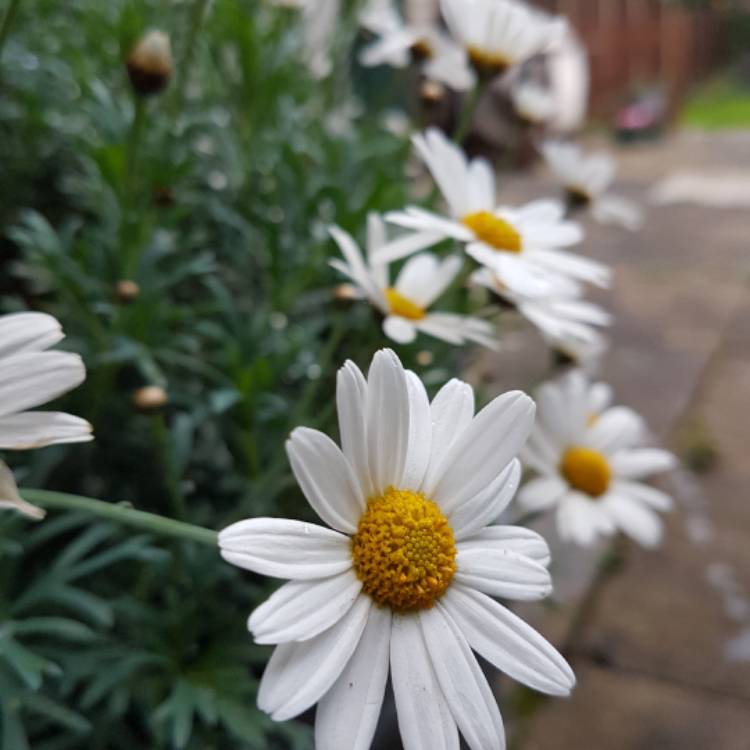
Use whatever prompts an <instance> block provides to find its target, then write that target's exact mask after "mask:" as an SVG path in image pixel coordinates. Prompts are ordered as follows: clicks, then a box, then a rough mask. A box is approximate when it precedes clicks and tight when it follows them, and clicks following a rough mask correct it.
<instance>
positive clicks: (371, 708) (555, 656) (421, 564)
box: [219, 350, 575, 750]
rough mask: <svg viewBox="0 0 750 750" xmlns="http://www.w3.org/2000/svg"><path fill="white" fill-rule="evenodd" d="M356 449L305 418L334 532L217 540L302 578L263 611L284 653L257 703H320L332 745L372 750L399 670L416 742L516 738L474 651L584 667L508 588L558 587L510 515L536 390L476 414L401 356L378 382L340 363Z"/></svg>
mask: <svg viewBox="0 0 750 750" xmlns="http://www.w3.org/2000/svg"><path fill="white" fill-rule="evenodd" d="M336 401H337V406H338V417H339V428H340V434H341V447H340V448H339V446H338V445H336V443H334V442H333V441H332V440H331V439H330V438H329V437H327V436H326V435H325V434H323V433H321V432H318V431H316V430H312V429H307V428H298V429H296V430H295V431H294V432H293V433H292V435H291V437H290V439H289V441H288V443H287V453H288V455H289V460H290V463H291V465H292V470H293V472H294V475H295V477H296V479H297V481H298V483H299V485H300V487H301V489H302V491H303V493H304V495H305V497H306V498H307V500H308V502H309V503H310V505H311V506H312V508H313V510H314V511H315V512H316V513H317V515H318V516H319V517H320V519H321V520H322V521H323V522H324V524H325V526H322V525H318V524H315V523H308V522H305V521H297V520H285V519H275V518H253V519H249V520H245V521H239V522H238V523H235V524H233V525H232V526H229V527H228V528H226V529H224V530H223V531H222V532H221V533H220V535H219V545H220V549H221V554H222V556H223V557H224V559H225V560H227V561H228V562H230V563H232V564H234V565H237V566H239V567H241V568H245V569H247V570H251V571H253V572H254V573H258V574H261V575H268V576H273V577H276V578H282V579H289V582H288V583H285V584H284V585H282V586H281V588H279V589H278V590H277V591H276V593H274V594H273V595H272V596H271V597H270V598H269V599H268V600H267V601H266V602H265V603H263V604H262V605H261V606H260V607H258V608H257V609H256V610H255V611H254V612H253V613H252V615H251V616H250V619H249V622H248V626H249V629H250V630H251V632H252V633H253V636H254V638H255V641H256V642H257V643H260V644H274V645H276V649H275V650H274V653H273V655H272V656H271V659H270V661H269V663H268V666H267V668H266V670H265V672H264V674H263V678H262V680H261V683H260V687H259V690H258V705H259V706H260V708H261V709H262V710H264V711H266V712H267V713H268V714H270V715H271V717H272V718H273V719H275V720H277V721H284V720H286V719H290V718H292V717H294V716H297V715H299V714H301V713H302V712H304V711H306V710H307V709H309V708H310V707H312V706H313V705H314V704H316V703H317V704H318V707H317V715H316V719H315V744H316V748H317V750H341V748H347V749H348V750H366V748H368V747H369V746H370V743H371V741H372V738H373V735H374V732H375V728H376V725H377V722H378V716H379V714H380V709H381V706H382V702H383V697H384V693H385V687H386V682H387V679H388V675H389V673H390V676H391V683H392V685H393V692H394V696H395V701H396V709H397V713H398V722H399V729H400V732H401V737H402V740H403V743H404V747H405V748H406V750H417V749H425V748H458V744H459V739H458V735H459V732H460V733H461V735H463V738H464V740H465V741H466V743H467V745H468V747H469V748H471V750H502V748H504V747H505V740H504V730H503V723H502V719H501V716H500V712H499V710H498V707H497V704H496V702H495V698H494V696H493V693H492V690H491V688H490V686H489V684H488V681H487V678H486V677H485V675H484V673H483V672H482V669H481V668H480V666H479V663H478V662H477V660H476V658H475V656H474V654H473V653H472V651H476V652H477V653H479V654H480V655H481V656H482V657H483V658H484V659H486V660H487V661H488V662H489V663H491V664H493V665H494V666H495V667H497V668H498V669H500V670H502V671H504V672H505V673H507V674H508V675H510V676H512V677H514V678H515V679H517V680H520V681H521V682H523V683H525V684H526V685H528V686H530V687H532V688H534V689H536V690H539V691H541V692H544V693H547V694H551V695H560V696H562V695H567V694H568V693H569V692H570V691H571V689H572V688H573V686H574V684H575V677H574V675H573V672H572V671H571V669H570V667H569V666H568V664H567V663H566V661H565V660H564V659H563V658H562V657H561V656H560V654H559V653H558V652H557V651H556V650H555V649H554V648H553V647H552V646H551V645H550V644H549V643H548V642H547V641H546V640H544V639H543V638H542V637H541V636H540V635H539V634H538V633H537V632H536V631H534V630H533V629H532V628H530V627H529V626H528V625H527V624H526V623H524V622H523V620H521V619H520V618H519V617H517V616H516V615H514V614H513V613H512V612H510V611H509V610H508V609H506V607H504V606H503V605H502V604H499V603H498V602H497V601H495V599H494V598H493V597H502V598H505V599H518V600H538V599H541V598H543V597H545V596H546V595H547V594H549V592H550V590H551V583H550V576H549V572H548V571H547V567H546V566H547V564H548V562H549V550H548V548H547V545H546V543H545V542H544V540H543V539H542V538H541V537H540V536H538V535H537V534H536V533H534V532H532V531H530V530H528V529H524V528H520V527H513V526H499V525H494V524H493V522H494V521H495V520H496V519H497V518H498V517H499V516H500V514H501V513H502V512H503V510H504V509H505V508H506V507H507V505H508V504H509V503H510V501H511V498H512V497H513V495H514V493H515V491H516V487H517V484H518V481H519V476H520V467H519V463H518V460H517V459H516V458H515V457H516V455H517V454H518V452H519V451H520V450H521V448H522V446H523V444H524V443H525V441H526V439H527V436H528V435H529V432H530V430H531V429H532V425H533V421H534V403H533V401H532V400H531V399H530V398H528V397H527V396H526V395H524V394H523V393H520V392H517V391H516V392H512V393H506V394H504V395H502V396H499V397H498V398H496V399H495V400H494V401H492V402H491V403H490V404H489V405H488V406H486V407H485V408H484V409H483V410H482V411H480V412H479V413H478V414H477V415H476V416H475V415H474V396H473V392H472V389H471V388H470V387H469V386H468V385H467V384H465V383H462V382H460V381H458V380H452V381H450V382H449V383H448V384H447V385H445V386H444V387H443V388H442V389H441V390H440V391H439V392H438V394H437V395H436V396H435V398H434V399H433V400H432V402H430V401H429V399H428V397H427V393H426V391H425V389H424V386H423V385H422V383H421V381H420V380H419V378H418V377H417V376H416V375H415V374H414V373H412V372H409V371H405V370H404V368H403V367H402V365H401V362H400V361H399V359H398V358H397V357H396V355H395V354H394V353H393V352H391V351H389V350H383V351H380V352H378V353H377V354H376V355H375V356H374V358H373V360H372V364H371V366H370V370H369V373H368V376H367V378H365V377H364V375H363V374H362V373H361V372H360V370H359V369H358V368H357V367H356V366H355V365H354V364H353V363H351V362H347V363H346V364H345V365H344V367H343V368H342V369H341V370H340V371H339V373H338V383H337V393H336Z"/></svg>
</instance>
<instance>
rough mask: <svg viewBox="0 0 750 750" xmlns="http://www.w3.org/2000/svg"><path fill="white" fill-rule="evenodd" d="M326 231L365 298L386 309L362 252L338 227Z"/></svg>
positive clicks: (381, 294)
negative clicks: (365, 295) (337, 247)
mask: <svg viewBox="0 0 750 750" xmlns="http://www.w3.org/2000/svg"><path fill="white" fill-rule="evenodd" d="M328 231H329V232H330V234H331V237H333V239H334V241H335V242H336V244H337V245H338V246H339V249H340V250H341V254H342V255H343V256H344V258H345V260H346V262H347V264H348V266H349V268H350V272H349V273H350V275H351V277H352V278H353V279H354V281H355V282H356V283H357V284H359V285H360V286H361V287H362V288H363V290H364V291H365V293H366V294H367V296H368V297H369V298H370V299H372V300H373V302H374V303H375V304H376V305H377V306H378V307H379V308H380V309H381V310H383V309H387V305H386V302H385V298H384V297H383V292H382V290H381V289H379V288H378V285H377V284H376V283H375V282H374V280H373V278H372V271H371V270H370V269H369V268H368V267H367V264H366V263H365V259H364V258H363V257H362V251H361V250H360V249H359V246H358V245H357V243H356V242H355V241H354V239H353V238H352V236H351V235H350V234H348V233H347V232H345V231H344V230H343V229H341V228H340V227H336V226H333V227H329V228H328Z"/></svg>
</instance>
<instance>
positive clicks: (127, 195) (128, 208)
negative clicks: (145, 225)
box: [120, 94, 146, 279]
mask: <svg viewBox="0 0 750 750" xmlns="http://www.w3.org/2000/svg"><path fill="white" fill-rule="evenodd" d="M145 124H146V104H145V100H144V98H143V97H142V96H139V95H138V94H134V95H133V121H132V122H131V124H130V133H129V134H128V141H127V144H126V146H125V161H126V163H125V175H124V179H123V186H122V217H121V221H120V226H121V232H120V252H121V253H122V259H123V265H122V269H123V274H122V277H123V278H125V279H130V278H132V277H133V274H134V273H135V270H136V268H137V266H138V260H139V255H140V245H139V243H140V232H139V231H138V226H137V223H138V222H139V220H140V219H139V217H140V212H139V211H134V209H135V206H136V203H137V200H138V184H137V183H138V155H139V152H140V150H141V141H142V140H143V130H144V126H145ZM134 213H135V214H136V216H137V217H138V218H136V219H135V221H133V214H134Z"/></svg>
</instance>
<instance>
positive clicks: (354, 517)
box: [286, 427, 365, 534]
mask: <svg viewBox="0 0 750 750" xmlns="http://www.w3.org/2000/svg"><path fill="white" fill-rule="evenodd" d="M286 452H287V455H288V456H289V463H290V464H291V465H292V471H293V472H294V476H295V478H296V479H297V483H298V484H299V486H300V488H301V489H302V492H304V493H305V497H306V498H307V501H308V502H309V503H310V505H311V506H312V508H313V510H314V511H315V512H316V513H317V514H318V515H319V516H320V518H322V519H323V521H325V522H326V523H327V524H328V525H329V526H330V527H331V528H334V529H336V530H337V531H342V532H344V533H345V534H354V533H355V532H356V531H357V524H358V523H359V518H360V516H361V515H362V513H363V512H364V509H365V499H364V496H363V494H362V488H361V487H360V485H359V482H358V481H357V479H356V477H355V476H354V471H353V470H352V467H351V466H350V465H349V462H348V461H347V460H346V458H345V457H344V454H343V453H342V452H341V449H340V448H339V447H338V445H336V443H334V442H333V440H331V438H329V437H328V435H325V434H324V433H322V432H319V431H318V430H311V429H309V428H308V427H298V428H297V429H296V430H294V432H292V435H291V437H290V439H289V440H287V442H286Z"/></svg>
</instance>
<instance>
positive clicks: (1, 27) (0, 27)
mask: <svg viewBox="0 0 750 750" xmlns="http://www.w3.org/2000/svg"><path fill="white" fill-rule="evenodd" d="M20 7H21V0H10V5H8V10H6V11H5V15H4V16H3V22H2V24H0V59H2V56H3V48H4V47H5V42H6V41H7V40H8V36H9V35H10V30H11V29H12V28H13V23H14V21H15V20H16V15H17V14H18V9H19V8H20Z"/></svg>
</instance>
